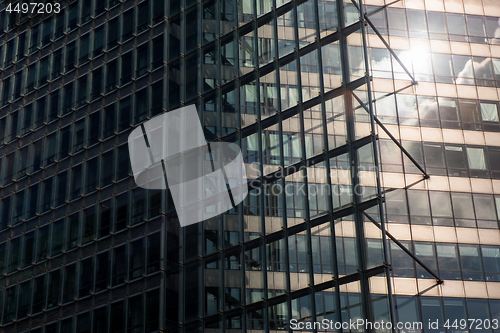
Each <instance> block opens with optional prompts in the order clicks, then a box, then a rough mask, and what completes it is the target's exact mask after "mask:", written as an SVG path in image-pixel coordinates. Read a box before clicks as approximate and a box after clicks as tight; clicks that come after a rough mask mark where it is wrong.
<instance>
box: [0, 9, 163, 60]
mask: <svg viewBox="0 0 500 333" xmlns="http://www.w3.org/2000/svg"><path fill="white" fill-rule="evenodd" d="M92 2H93V1H92ZM119 3H120V2H119V1H117V0H109V3H108V4H106V2H105V1H96V3H95V4H94V5H95V12H94V15H95V16H97V15H99V14H101V13H103V12H104V8H105V6H106V5H107V7H108V8H111V7H113V6H114V5H116V4H119ZM163 5H164V4H163V1H161V0H154V1H150V0H145V1H143V2H141V3H140V4H138V5H137V6H134V7H133V8H131V9H129V10H127V11H125V12H124V13H122V14H121V15H119V16H116V17H114V18H112V19H110V20H107V22H106V23H104V24H103V25H101V26H99V27H96V28H94V29H92V31H93V33H92V40H90V35H91V33H87V34H84V35H83V36H80V39H79V44H80V53H79V57H78V64H82V63H84V62H85V61H87V60H88V59H89V57H90V58H95V57H97V56H98V55H100V54H102V52H103V50H110V49H112V48H113V47H115V46H116V45H118V42H124V41H126V40H128V39H129V38H131V37H133V36H134V35H135V34H139V33H141V32H142V31H144V30H146V29H148V28H149V27H150V24H151V23H158V22H160V21H161V20H162V19H163ZM80 7H81V8H80ZM151 12H152V13H153V15H151ZM65 13H66V15H65ZM78 13H80V16H79V15H78ZM91 13H92V8H91V3H87V2H83V1H76V2H75V3H73V4H71V5H69V6H68V8H67V10H64V9H63V10H61V13H60V14H58V15H53V16H51V17H49V18H48V19H46V20H45V21H44V22H42V23H40V24H37V25H35V26H32V27H31V28H30V29H28V30H26V31H24V32H22V33H21V34H18V36H17V37H14V38H12V39H10V40H8V41H6V42H5V43H4V45H5V46H4V47H3V48H2V49H0V68H3V69H5V68H7V67H9V66H10V65H11V64H12V63H14V62H17V61H19V60H21V59H22V58H24V57H26V56H27V55H28V54H31V53H33V52H35V51H37V50H39V49H40V48H44V47H45V46H47V45H50V44H51V43H52V42H53V41H54V40H57V39H58V38H60V37H62V36H63V35H64V34H65V33H66V34H67V33H69V32H71V31H72V30H74V29H76V28H77V27H78V25H83V24H84V23H86V22H88V21H89V20H90V19H91V17H90V14H91ZM2 14H4V13H2ZM0 15H1V14H0ZM8 16H9V17H11V20H15V16H16V13H9V14H8ZM0 17H1V16H0ZM150 17H153V22H151V19H150ZM106 37H107V38H106ZM74 43H75V42H72V43H70V44H69V48H68V50H69V52H74V53H75V55H76V51H74V50H73V49H74ZM72 44H73V45H72ZM91 45H93V48H92V49H91V50H89V48H91ZM72 48H73V49H72ZM2 56H3V57H2ZM74 64H75V65H76V62H75V63H74ZM68 69H69V70H71V69H73V65H71V67H67V70H68Z"/></svg>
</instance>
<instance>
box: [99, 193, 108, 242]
mask: <svg viewBox="0 0 500 333" xmlns="http://www.w3.org/2000/svg"><path fill="white" fill-rule="evenodd" d="M110 207H111V200H107V201H105V202H101V203H100V204H99V210H100V214H101V218H100V224H99V236H98V237H99V238H101V237H106V236H107V235H109V230H110V229H109V228H110V224H111V208H110Z"/></svg>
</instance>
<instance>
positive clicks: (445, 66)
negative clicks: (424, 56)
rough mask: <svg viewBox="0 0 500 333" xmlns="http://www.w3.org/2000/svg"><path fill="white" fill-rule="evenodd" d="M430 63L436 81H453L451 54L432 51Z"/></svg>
mask: <svg viewBox="0 0 500 333" xmlns="http://www.w3.org/2000/svg"><path fill="white" fill-rule="evenodd" d="M432 63H433V66H434V75H436V82H439V83H453V67H452V62H451V55H449V54H440V53H433V54H432Z"/></svg>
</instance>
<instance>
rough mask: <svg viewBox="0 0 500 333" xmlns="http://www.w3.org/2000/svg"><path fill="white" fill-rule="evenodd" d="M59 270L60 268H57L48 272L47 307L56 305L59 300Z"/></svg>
mask: <svg viewBox="0 0 500 333" xmlns="http://www.w3.org/2000/svg"><path fill="white" fill-rule="evenodd" d="M61 271H62V270H61V269H57V270H55V271H52V272H50V274H49V284H48V285H49V287H48V289H49V292H48V296H49V297H48V300H47V309H50V308H52V307H54V306H56V305H58V304H59V302H60V299H61V287H62V279H61Z"/></svg>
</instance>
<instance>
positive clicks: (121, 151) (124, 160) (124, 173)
mask: <svg viewBox="0 0 500 333" xmlns="http://www.w3.org/2000/svg"><path fill="white" fill-rule="evenodd" d="M117 166H118V170H117V171H116V180H120V179H123V178H126V177H128V176H129V173H130V172H131V171H130V159H129V150H128V146H127V145H121V146H120V147H118V163H117Z"/></svg>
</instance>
